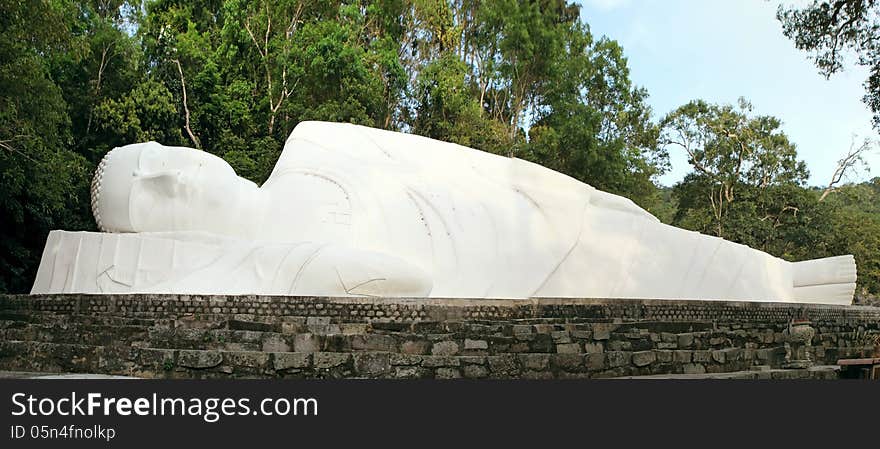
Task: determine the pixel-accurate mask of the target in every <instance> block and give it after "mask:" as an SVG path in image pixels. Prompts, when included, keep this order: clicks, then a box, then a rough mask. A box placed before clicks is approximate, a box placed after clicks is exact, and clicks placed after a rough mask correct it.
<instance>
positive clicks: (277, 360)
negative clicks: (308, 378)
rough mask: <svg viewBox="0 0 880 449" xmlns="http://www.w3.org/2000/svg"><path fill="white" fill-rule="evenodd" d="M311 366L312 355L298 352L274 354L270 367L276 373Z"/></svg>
mask: <svg viewBox="0 0 880 449" xmlns="http://www.w3.org/2000/svg"><path fill="white" fill-rule="evenodd" d="M311 364H312V354H308V353H300V352H276V353H275V354H273V362H272V365H273V367H274V368H275V370H276V371H282V370H286V369H291V368H294V369H302V368H308V367H309V366H310V365H311Z"/></svg>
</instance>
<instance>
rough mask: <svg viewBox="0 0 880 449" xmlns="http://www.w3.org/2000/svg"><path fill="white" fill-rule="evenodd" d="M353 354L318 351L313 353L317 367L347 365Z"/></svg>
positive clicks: (313, 359) (313, 361) (327, 367)
mask: <svg viewBox="0 0 880 449" xmlns="http://www.w3.org/2000/svg"><path fill="white" fill-rule="evenodd" d="M350 361H351V354H348V353H341V352H316V353H314V354H312V363H313V364H314V365H315V368H316V369H330V368H336V367H340V366H344V365H347V364H348V363H349V362H350Z"/></svg>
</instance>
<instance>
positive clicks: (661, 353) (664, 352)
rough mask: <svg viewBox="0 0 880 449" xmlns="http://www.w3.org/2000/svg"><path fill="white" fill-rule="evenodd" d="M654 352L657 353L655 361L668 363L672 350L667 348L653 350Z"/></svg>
mask: <svg viewBox="0 0 880 449" xmlns="http://www.w3.org/2000/svg"><path fill="white" fill-rule="evenodd" d="M654 354H656V355H657V361H658V362H660V363H670V362H672V351H670V350H668V349H660V350H657V351H654Z"/></svg>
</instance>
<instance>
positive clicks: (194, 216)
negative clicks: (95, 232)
mask: <svg viewBox="0 0 880 449" xmlns="http://www.w3.org/2000/svg"><path fill="white" fill-rule="evenodd" d="M242 182H246V183H249V181H244V180H243V179H242V178H239V177H238V176H236V174H235V171H234V170H233V169H232V167H230V166H229V164H227V163H226V161H224V160H223V159H221V158H219V157H217V156H214V155H212V154H210V153H207V152H204V151H200V150H194V149H191V148H182V147H166V146H163V145H160V144H158V143H156V142H147V143H138V144H133V145H126V146H124V147H119V148H115V149H113V150H111V151H110V152H109V153H107V155H106V156H104V158H103V159H102V160H101V163H100V164H99V165H98V169H97V171H96V172H95V177H94V179H93V180H92V189H91V196H92V213H93V214H94V215H95V221H96V222H97V224H98V228H99V229H100V230H102V231H104V232H159V231H184V230H204V229H203V228H204V223H210V222H211V220H212V218H218V219H219V218H220V217H221V216H222V215H223V214H224V212H228V209H229V206H230V204H232V205H234V204H236V201H237V199H238V198H237V196H238V195H239V194H240V189H241V185H242Z"/></svg>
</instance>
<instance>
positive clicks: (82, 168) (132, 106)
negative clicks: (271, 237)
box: [0, 0, 880, 299]
mask: <svg viewBox="0 0 880 449" xmlns="http://www.w3.org/2000/svg"><path fill="white" fill-rule="evenodd" d="M792 14H793V13H792ZM780 17H785V18H787V19H786V20H788V22H786V23H789V22H790V23H800V22H803V21H804V20H806V19H803V20H802V19H800V18H799V17H800V16H797V17H795V16H785V15H784V14H783V12H780ZM811 20H812V19H811ZM820 22H821V21H820ZM822 23H824V22H822ZM787 26H791V25H787ZM790 33H793V32H790ZM798 45H799V46H801V47H803V48H807V47H804V46H802V45H801V44H800V43H799V44H798ZM805 45H806V44H805ZM810 48H816V47H815V46H814V47H810ZM821 48H825V47H820V49H821ZM826 59H827V58H826ZM829 67H830V68H826V69H827V70H831V69H833V68H834V66H833V63H832V65H831V66H829ZM647 98H648V91H647V90H646V89H645V88H644V87H642V86H637V85H635V84H634V83H633V82H632V80H631V79H630V74H629V69H628V65H627V58H626V56H625V54H624V49H623V48H621V46H620V45H619V44H618V43H617V42H616V41H614V40H613V39H610V38H608V37H605V36H597V35H594V34H593V33H592V32H591V31H590V27H589V24H588V23H587V22H585V21H584V20H583V19H582V18H581V15H580V7H579V6H578V5H576V4H574V3H570V2H567V1H564V0H539V1H522V0H498V1H492V2H480V1H476V0H453V1H447V0H373V1H331V0H273V1H267V0H256V1H242V0H196V1H179V0H149V1H145V2H143V3H140V2H128V1H119V0H103V1H101V0H92V1H72V0H21V1H17V0H0V104H2V106H0V192H2V195H3V202H2V204H0V220H2V229H0V292H26V291H28V290H29V289H30V285H31V283H32V282H33V277H34V274H35V272H36V267H37V265H38V263H39V259H40V255H41V252H42V249H43V245H44V243H45V238H46V235H47V233H48V231H49V230H51V229H68V230H94V229H95V225H94V221H93V219H92V217H91V214H90V211H89V209H88V205H89V200H88V185H89V182H90V178H91V174H92V171H93V170H94V168H95V167H96V166H97V163H98V161H99V160H100V158H101V157H102V156H103V155H104V154H105V153H106V152H107V151H109V150H110V149H112V148H114V147H116V146H121V145H125V144H129V143H134V142H140V141H147V140H155V141H158V142H160V143H162V144H165V145H180V146H188V147H192V148H197V149H200V150H204V151H209V152H211V153H214V154H216V155H218V156H220V157H222V158H223V159H225V160H226V161H227V162H229V163H230V164H231V165H232V166H233V168H235V170H236V172H238V174H239V175H241V176H244V177H246V178H249V179H251V180H253V181H255V182H257V183H261V182H262V181H264V180H265V179H266V177H267V176H268V175H269V173H270V171H271V169H272V167H273V165H274V162H275V160H276V159H277V157H278V155H279V154H280V152H281V149H282V147H283V144H284V141H285V139H286V137H287V136H288V134H289V133H290V132H291V130H292V129H293V128H294V127H295V126H296V125H297V124H298V123H299V122H301V121H304V120H326V121H338V122H351V123H357V124H362V125H367V126H372V127H377V128H383V129H389V130H394V131H401V132H408V133H415V134H419V135H424V136H428V137H432V138H436V139H440V140H444V141H450V142H455V143H459V144H462V145H466V146H470V147H474V148H478V149H481V150H484V151H488V152H492V153H496V154H501V155H505V156H512V157H518V158H522V159H526V160H530V161H534V162H537V163H540V164H542V165H544V166H547V167H549V168H552V169H554V170H558V171H560V172H563V173H565V174H568V175H570V176H572V177H574V178H577V179H579V180H581V181H583V182H586V183H588V184H590V185H593V186H594V187H596V188H599V189H602V190H606V191H609V192H612V193H616V194H620V195H624V196H627V197H629V198H632V199H633V200H634V201H636V202H637V203H639V204H640V205H641V206H642V207H644V208H645V209H647V210H649V211H650V212H652V213H654V214H655V215H657V216H658V217H659V218H660V219H661V220H663V221H664V222H667V223H670V224H673V225H676V226H680V227H684V228H688V229H692V230H697V231H700V232H704V233H708V234H713V235H718V236H721V237H724V238H726V239H729V240H733V241H737V242H741V243H745V244H748V245H750V246H752V247H755V248H758V249H761V250H764V251H767V252H770V253H772V254H774V255H777V256H780V257H783V258H786V259H788V260H802V259H809V258H817V257H823V256H830V255H837V254H846V253H852V254H855V255H856V259H857V263H858V265H859V293H858V296H859V298H865V299H867V298H870V297H872V296H876V295H877V294H878V293H880V208H878V204H880V179H874V180H873V181H870V182H866V183H862V184H856V185H854V184H845V183H843V182H837V183H833V184H829V185H828V187H827V188H813V187H809V186H807V185H806V181H805V180H806V179H807V175H808V174H807V172H806V168H805V165H804V163H803V162H802V161H801V160H799V159H798V156H797V150H796V144H795V142H792V141H790V139H789V138H788V137H787V136H786V135H785V134H784V133H783V132H782V131H781V122H782V121H781V118H776V117H770V116H762V115H759V114H757V113H756V112H755V111H756V110H760V105H756V106H753V105H751V104H750V103H749V102H748V101H746V100H742V101H740V103H739V104H737V105H727V104H714V103H712V102H711V100H712V99H694V101H692V102H690V103H688V104H685V105H682V106H681V107H680V108H678V109H676V110H675V111H672V112H670V113H669V114H667V115H666V116H664V117H658V116H656V115H655V114H654V111H652V110H651V108H650V107H649V106H648V104H647ZM670 151H680V152H684V153H685V154H686V155H687V156H688V158H689V162H690V164H691V166H692V172H691V173H690V174H689V175H688V176H687V177H686V178H685V179H684V180H683V181H681V182H680V183H678V184H676V185H675V186H673V187H671V188H670V187H662V186H659V185H658V184H657V178H658V176H659V175H661V174H663V173H664V172H665V171H666V170H667V169H668V167H669V158H668V152H670ZM829 151H831V150H829ZM842 180H843V179H841V181H842Z"/></svg>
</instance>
